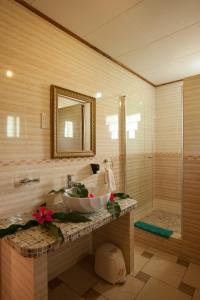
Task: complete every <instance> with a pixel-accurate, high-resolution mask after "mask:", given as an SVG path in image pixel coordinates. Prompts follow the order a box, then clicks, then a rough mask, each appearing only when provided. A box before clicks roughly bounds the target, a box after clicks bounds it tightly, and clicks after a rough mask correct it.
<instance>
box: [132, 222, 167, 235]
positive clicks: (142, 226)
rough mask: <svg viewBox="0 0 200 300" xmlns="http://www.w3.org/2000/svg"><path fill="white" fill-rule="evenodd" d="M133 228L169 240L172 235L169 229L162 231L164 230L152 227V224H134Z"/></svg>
mask: <svg viewBox="0 0 200 300" xmlns="http://www.w3.org/2000/svg"><path fill="white" fill-rule="evenodd" d="M134 226H135V227H137V228H140V229H143V230H145V231H149V232H151V233H154V234H157V235H160V236H162V237H165V238H169V237H170V236H171V235H172V233H173V231H172V230H170V229H164V228H161V227H157V226H155V225H152V224H147V223H145V222H142V221H137V222H135V224H134Z"/></svg>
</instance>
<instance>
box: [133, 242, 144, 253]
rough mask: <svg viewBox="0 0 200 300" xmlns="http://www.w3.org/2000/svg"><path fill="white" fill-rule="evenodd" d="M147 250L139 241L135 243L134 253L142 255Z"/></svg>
mask: <svg viewBox="0 0 200 300" xmlns="http://www.w3.org/2000/svg"><path fill="white" fill-rule="evenodd" d="M146 249H147V246H146V245H144V244H142V243H139V242H137V241H134V253H135V254H139V255H141V254H142V253H143V252H144V251H145V250H146Z"/></svg>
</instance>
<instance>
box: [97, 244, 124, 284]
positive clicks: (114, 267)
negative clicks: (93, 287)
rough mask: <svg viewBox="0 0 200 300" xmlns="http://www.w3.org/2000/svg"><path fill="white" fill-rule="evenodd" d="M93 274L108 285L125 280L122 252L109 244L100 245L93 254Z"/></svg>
mask: <svg viewBox="0 0 200 300" xmlns="http://www.w3.org/2000/svg"><path fill="white" fill-rule="evenodd" d="M95 272H96V274H97V275H98V276H100V277H101V278H103V279H104V280H106V281H107V282H109V283H112V284H115V283H122V282H124V281H125V280H126V274H127V272H126V265H125V261H124V256H123V254H122V251H121V250H120V249H119V248H118V247H116V246H115V245H113V244H111V243H105V244H102V245H101V246H100V247H99V248H97V250H96V253H95Z"/></svg>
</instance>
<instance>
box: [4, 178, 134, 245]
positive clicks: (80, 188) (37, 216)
mask: <svg viewBox="0 0 200 300" xmlns="http://www.w3.org/2000/svg"><path fill="white" fill-rule="evenodd" d="M63 191H64V189H60V190H58V191H55V190H52V191H50V193H61V192H63ZM70 195H71V197H80V198H81V197H82V198H84V197H89V198H95V197H96V196H95V195H94V194H91V193H89V192H88V190H87V189H86V187H85V185H84V184H81V183H78V184H76V186H74V187H73V188H72V192H71V194H70ZM126 198H129V195H127V194H124V193H111V195H110V200H109V201H108V202H107V204H106V208H107V210H108V212H109V213H110V214H111V215H112V217H113V218H118V217H119V215H120V213H121V208H120V205H119V203H118V202H116V201H115V200H116V199H126ZM32 216H33V219H31V220H29V221H28V222H27V223H26V224H12V225H10V226H9V227H7V228H2V229H0V238H2V237H4V236H6V235H10V234H14V233H15V232H17V231H18V230H26V229H29V228H31V227H36V226H43V227H44V228H46V229H47V230H48V231H49V232H50V233H51V234H52V235H53V236H54V237H55V238H56V239H58V240H60V241H61V242H62V241H63V240H64V237H63V235H62V231H61V230H60V228H59V226H57V225H56V223H59V222H62V223H68V222H71V223H79V222H90V221H91V220H90V219H89V218H88V217H86V216H85V215H83V214H80V213H77V212H69V213H65V212H53V211H52V210H50V209H47V208H46V203H45V204H43V205H42V206H40V207H39V208H38V210H37V211H36V212H35V213H33V215H32Z"/></svg>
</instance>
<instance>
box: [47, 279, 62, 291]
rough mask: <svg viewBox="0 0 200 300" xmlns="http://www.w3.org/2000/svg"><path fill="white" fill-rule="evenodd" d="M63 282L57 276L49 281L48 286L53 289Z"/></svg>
mask: <svg viewBox="0 0 200 300" xmlns="http://www.w3.org/2000/svg"><path fill="white" fill-rule="evenodd" d="M61 283H62V280H60V278H58V277H56V278H54V279H52V280H51V281H49V284H48V286H49V288H50V289H51V290H53V289H55V288H56V287H58V286H59V285H60V284H61Z"/></svg>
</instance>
